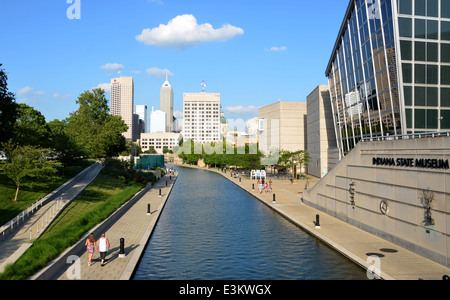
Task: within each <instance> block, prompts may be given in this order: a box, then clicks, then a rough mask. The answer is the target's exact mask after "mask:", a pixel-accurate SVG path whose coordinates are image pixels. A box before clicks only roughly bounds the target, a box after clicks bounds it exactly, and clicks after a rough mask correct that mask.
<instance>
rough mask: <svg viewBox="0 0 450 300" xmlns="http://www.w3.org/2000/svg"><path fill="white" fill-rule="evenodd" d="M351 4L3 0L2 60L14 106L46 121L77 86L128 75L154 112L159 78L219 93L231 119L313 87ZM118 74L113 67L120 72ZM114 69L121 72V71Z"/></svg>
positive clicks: (183, 89)
mask: <svg viewBox="0 0 450 300" xmlns="http://www.w3.org/2000/svg"><path fill="white" fill-rule="evenodd" d="M347 6H348V0H322V1H306V0H295V1H294V0H288V1H286V0H276V1H275V0H270V1H269V0H259V1H256V0H239V1H237V0H221V1H219V0H209V1H208V0H126V1H125V0H0V39H1V45H2V46H1V47H0V64H2V67H1V68H2V69H4V70H5V72H6V73H7V76H8V89H9V91H11V92H13V93H15V94H16V101H17V102H18V103H26V104H28V105H30V106H32V107H34V108H35V109H37V110H39V111H40V112H41V113H42V114H43V115H44V116H45V117H46V120H47V121H52V120H54V119H60V120H61V119H65V118H67V117H69V116H70V113H72V112H74V111H76V109H77V108H78V105H77V104H76V99H77V98H78V96H79V95H80V94H81V93H83V92H84V91H87V90H90V89H92V88H96V87H102V88H104V89H105V90H106V91H107V93H106V97H107V98H108V100H109V98H110V93H109V89H110V82H111V79H112V78H115V77H119V76H132V77H133V80H134V93H135V98H134V100H135V105H147V107H148V109H149V111H151V109H152V107H154V108H155V110H158V109H159V94H160V89H161V87H162V85H163V83H164V81H165V76H166V74H168V75H169V82H170V83H171V85H172V87H173V89H174V110H175V111H176V113H175V115H176V116H180V112H181V111H182V104H183V93H199V92H201V91H202V85H201V84H202V81H203V80H204V81H205V84H206V88H205V91H206V92H207V93H220V94H221V104H222V106H223V110H224V113H225V116H226V117H227V118H228V119H235V120H237V119H243V120H247V119H249V118H251V117H255V116H257V115H258V113H257V108H258V107H262V106H266V105H269V104H272V103H275V102H278V101H280V100H281V101H298V102H306V97H307V96H308V95H309V94H310V93H311V92H312V91H313V90H314V89H315V88H316V87H317V86H318V85H320V84H327V79H326V77H325V69H326V67H327V64H328V61H329V59H330V56H331V54H332V50H333V46H334V44H335V42H336V38H337V35H338V31H339V28H340V26H341V23H342V20H343V18H344V14H345V10H346V8H347ZM119 70H120V71H119ZM119 72H120V73H119Z"/></svg>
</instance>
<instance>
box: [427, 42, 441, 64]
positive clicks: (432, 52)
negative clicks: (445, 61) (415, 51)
mask: <svg viewBox="0 0 450 300" xmlns="http://www.w3.org/2000/svg"><path fill="white" fill-rule="evenodd" d="M427 61H432V62H437V61H438V44H437V43H427Z"/></svg>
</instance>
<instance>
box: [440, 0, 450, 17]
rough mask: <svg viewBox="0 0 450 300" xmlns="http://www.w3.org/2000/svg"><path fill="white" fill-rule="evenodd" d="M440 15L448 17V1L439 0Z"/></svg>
mask: <svg viewBox="0 0 450 300" xmlns="http://www.w3.org/2000/svg"><path fill="white" fill-rule="evenodd" d="M441 17H442V18H450V1H448V0H441Z"/></svg>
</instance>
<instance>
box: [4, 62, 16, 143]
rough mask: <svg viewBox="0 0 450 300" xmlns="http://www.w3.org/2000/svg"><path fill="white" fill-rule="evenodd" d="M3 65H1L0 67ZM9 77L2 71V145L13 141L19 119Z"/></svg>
mask: <svg viewBox="0 0 450 300" xmlns="http://www.w3.org/2000/svg"><path fill="white" fill-rule="evenodd" d="M1 66H2V64H0V67H1ZM7 81H8V77H7V76H6V73H5V71H4V70H3V69H0V144H2V143H5V142H6V141H8V140H9V139H11V138H12V137H13V136H14V134H13V128H14V124H15V123H16V117H17V104H16V102H15V101H16V100H15V96H14V94H13V93H11V92H9V91H8V85H7Z"/></svg>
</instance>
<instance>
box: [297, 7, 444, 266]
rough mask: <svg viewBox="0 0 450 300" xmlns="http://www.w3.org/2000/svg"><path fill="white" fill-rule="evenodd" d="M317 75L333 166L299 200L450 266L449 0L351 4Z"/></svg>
mask: <svg viewBox="0 0 450 300" xmlns="http://www.w3.org/2000/svg"><path fill="white" fill-rule="evenodd" d="M326 77H327V78H328V86H329V93H330V101H331V112H332V114H333V122H334V129H335V135H336V141H337V146H338V152H339V163H337V164H336V165H335V166H334V168H332V169H331V170H329V172H328V173H327V174H326V176H324V177H323V178H322V179H321V180H320V181H319V183H318V184H317V185H315V186H314V187H312V188H310V189H306V190H305V191H304V193H303V201H304V203H305V204H308V205H310V206H313V207H315V208H317V209H319V210H321V211H323V212H325V213H327V214H329V215H332V216H334V217H337V218H339V219H341V220H343V221H345V222H347V223H350V224H352V225H354V226H356V227H358V228H360V229H363V230H365V231H367V232H370V233H372V234H374V235H376V236H378V237H381V238H383V239H385V240H388V241H390V242H392V243H395V244H396V245H399V246H401V247H403V248H405V249H408V250H410V251H412V252H414V253H416V254H419V255H421V256H424V257H426V258H429V259H430V260H433V261H435V262H438V263H440V264H442V265H444V266H447V267H450V259H449V254H450V237H449V232H450V214H449V210H450V166H449V160H450V0H351V1H350V3H349V5H348V8H347V11H346V13H345V17H344V21H343V23H342V26H341V28H340V31H339V35H338V38H337V41H336V43H335V46H334V49H333V52H332V55H331V58H330V61H329V64H328V66H327V68H326Z"/></svg>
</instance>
